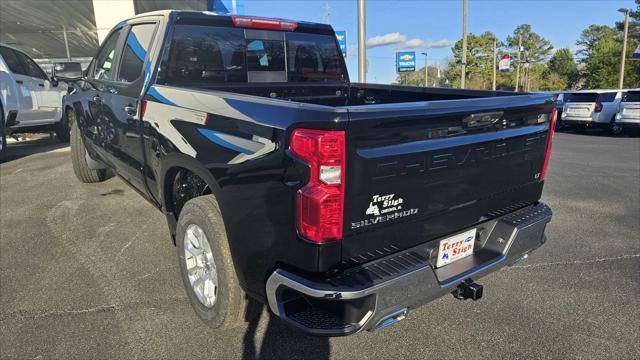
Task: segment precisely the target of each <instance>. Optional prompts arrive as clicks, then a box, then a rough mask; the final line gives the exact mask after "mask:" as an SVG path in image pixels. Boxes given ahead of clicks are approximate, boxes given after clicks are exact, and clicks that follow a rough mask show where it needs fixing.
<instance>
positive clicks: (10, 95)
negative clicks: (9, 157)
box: [0, 44, 69, 156]
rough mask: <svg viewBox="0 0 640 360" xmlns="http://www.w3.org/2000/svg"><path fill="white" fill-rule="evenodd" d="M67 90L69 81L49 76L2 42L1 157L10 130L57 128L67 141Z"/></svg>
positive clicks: (58, 133)
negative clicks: (62, 82)
mask: <svg viewBox="0 0 640 360" xmlns="http://www.w3.org/2000/svg"><path fill="white" fill-rule="evenodd" d="M66 92H67V86H66V84H60V83H59V82H58V81H57V80H56V79H54V78H50V77H49V76H47V75H46V74H45V72H44V71H42V68H41V67H40V66H39V65H38V64H36V62H35V61H33V60H32V59H31V58H30V57H29V56H28V55H27V54H25V53H24V52H22V51H20V50H18V49H16V48H13V47H11V46H8V45H4V44H0V114H1V115H0V135H1V137H0V156H2V155H3V154H4V153H5V151H6V147H7V145H6V136H7V135H9V134H11V133H19V132H30V133H33V132H49V131H55V132H56V135H57V136H58V139H60V141H63V142H68V141H69V126H68V125H67V122H66V120H65V119H64V118H63V116H62V97H63V96H64V94H66Z"/></svg>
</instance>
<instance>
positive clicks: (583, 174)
mask: <svg viewBox="0 0 640 360" xmlns="http://www.w3.org/2000/svg"><path fill="white" fill-rule="evenodd" d="M9 150H10V153H9V158H8V159H7V161H5V162H4V163H2V164H0V230H1V237H0V300H1V301H0V357H2V358H83V359H85V358H107V357H109V358H171V359H175V358H187V357H188V358H225V359H226V358H247V359H249V358H256V357H259V358H305V359H309V358H320V359H322V358H344V359H347V358H348V359H353V358H388V359H389V358H393V359H395V358H421V359H424V358H433V359H441V358H457V359H461V358H483V357H489V358H523V357H527V358H576V357H582V358H616V359H626V358H629V359H631V358H635V359H637V358H640V311H639V310H640V139H639V138H637V137H636V138H631V137H609V136H606V135H603V134H601V133H598V132H589V133H586V134H571V133H560V134H557V135H556V138H555V142H554V147H553V155H552V160H551V161H552V163H551V169H550V174H549V175H548V178H547V179H548V180H547V184H546V186H545V192H544V196H543V197H544V199H543V200H544V201H545V202H547V203H548V204H549V205H550V206H551V207H552V209H553V210H554V218H553V222H552V223H551V224H550V226H549V228H548V230H547V234H548V237H549V241H548V243H547V244H546V245H545V246H543V247H542V248H541V249H540V250H538V252H536V253H534V254H533V255H532V256H531V257H530V258H529V259H528V261H527V262H525V263H523V264H521V265H518V266H515V267H512V268H507V269H504V270H502V271H499V272H497V273H494V274H492V275H490V276H489V277H487V278H484V279H482V280H480V281H479V282H480V283H482V284H483V285H484V286H485V294H484V298H483V299H482V300H480V301H477V302H471V301H466V302H463V301H458V300H455V299H453V298H452V297H450V296H447V297H444V298H441V299H439V300H437V301H435V302H433V303H431V304H429V305H427V306H424V307H421V308H418V309H415V310H413V311H412V312H410V314H409V316H408V319H407V320H405V321H403V322H401V323H399V324H398V325H395V326H393V327H391V328H389V329H386V330H384V331H380V332H374V333H362V334H357V335H354V336H350V337H346V338H332V339H326V338H314V337H308V336H304V335H301V334H298V333H296V332H294V331H292V330H290V329H289V328H288V327H286V326H284V325H282V324H281V323H280V322H279V321H278V320H277V319H274V318H271V317H270V316H269V315H268V313H267V312H266V311H264V312H263V313H262V316H261V319H260V321H259V322H258V323H253V324H249V325H248V326H247V327H245V328H239V329H235V330H232V331H229V332H225V333H216V332H213V331H211V330H209V329H208V328H206V327H205V326H204V325H203V324H202V323H201V322H200V320H198V319H197V318H196V316H195V315H194V314H193V312H192V310H191V308H190V305H189V303H188V301H187V298H186V297H185V295H184V290H183V286H182V283H181V279H180V277H179V272H178V266H177V261H176V256H175V250H174V247H173V245H172V244H171V241H170V238H169V235H168V231H167V227H166V223H165V221H164V218H163V216H162V215H161V214H160V213H159V212H158V211H156V210H154V209H153V208H152V207H151V206H150V205H148V204H146V203H145V202H144V201H143V200H142V198H140V197H139V196H138V195H137V194H136V193H134V191H132V190H130V189H129V188H128V187H126V186H125V185H124V183H123V182H122V181H120V180H119V179H117V178H112V179H110V180H108V181H106V182H104V183H100V184H95V185H86V184H85V185H83V184H80V183H79V182H78V181H76V179H75V177H74V175H73V171H72V169H71V162H70V158H69V148H68V147H65V146H62V145H60V144H59V143H57V142H56V141H55V140H49V139H41V140H37V141H34V142H32V143H22V144H20V145H19V146H15V147H13V148H10V149H9Z"/></svg>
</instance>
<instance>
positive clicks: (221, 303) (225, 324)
mask: <svg viewBox="0 0 640 360" xmlns="http://www.w3.org/2000/svg"><path fill="white" fill-rule="evenodd" d="M176 250H177V253H178V262H179V264H180V273H181V274H182V280H183V283H184V286H185V288H186V291H187V295H188V297H189V300H190V302H191V306H192V307H193V309H194V310H195V312H196V314H197V315H198V317H199V318H200V319H202V321H204V322H205V324H207V325H208V326H209V327H211V328H213V329H217V330H226V329H230V328H233V327H236V326H238V325H241V324H242V323H243V322H244V321H245V309H246V304H247V298H246V295H245V294H244V292H243V291H242V289H241V288H240V283H239V281H238V278H237V276H236V273H235V269H234V267H233V261H232V259H231V251H230V250H229V240H228V239H227V233H226V230H225V227H224V222H223V220H222V215H221V214H220V208H219V206H218V202H217V201H216V199H215V198H214V197H213V196H212V195H205V196H200V197H197V198H194V199H191V200H189V201H188V202H187V203H186V204H185V205H184V207H183V208H182V211H181V212H180V217H179V219H178V224H177V227H176Z"/></svg>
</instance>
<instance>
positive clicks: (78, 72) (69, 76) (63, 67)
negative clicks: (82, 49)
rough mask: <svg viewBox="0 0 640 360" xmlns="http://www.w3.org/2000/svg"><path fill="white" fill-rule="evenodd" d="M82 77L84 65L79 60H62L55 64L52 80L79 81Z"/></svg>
mask: <svg viewBox="0 0 640 360" xmlns="http://www.w3.org/2000/svg"><path fill="white" fill-rule="evenodd" d="M80 79H82V66H80V63H77V62H60V63H55V64H53V70H52V72H51V80H52V81H55V82H57V81H60V80H62V81H77V80H80Z"/></svg>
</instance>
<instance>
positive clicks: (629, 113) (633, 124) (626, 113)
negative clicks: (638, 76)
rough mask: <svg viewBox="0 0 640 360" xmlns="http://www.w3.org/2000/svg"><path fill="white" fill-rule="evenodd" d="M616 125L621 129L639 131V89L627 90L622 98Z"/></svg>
mask: <svg viewBox="0 0 640 360" xmlns="http://www.w3.org/2000/svg"><path fill="white" fill-rule="evenodd" d="M616 123H618V124H620V126H621V127H622V128H623V129H636V130H638V129H640V89H635V90H629V91H627V92H626V93H625V94H624V95H623V96H622V101H621V102H620V106H619V107H618V113H617V114H616Z"/></svg>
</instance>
